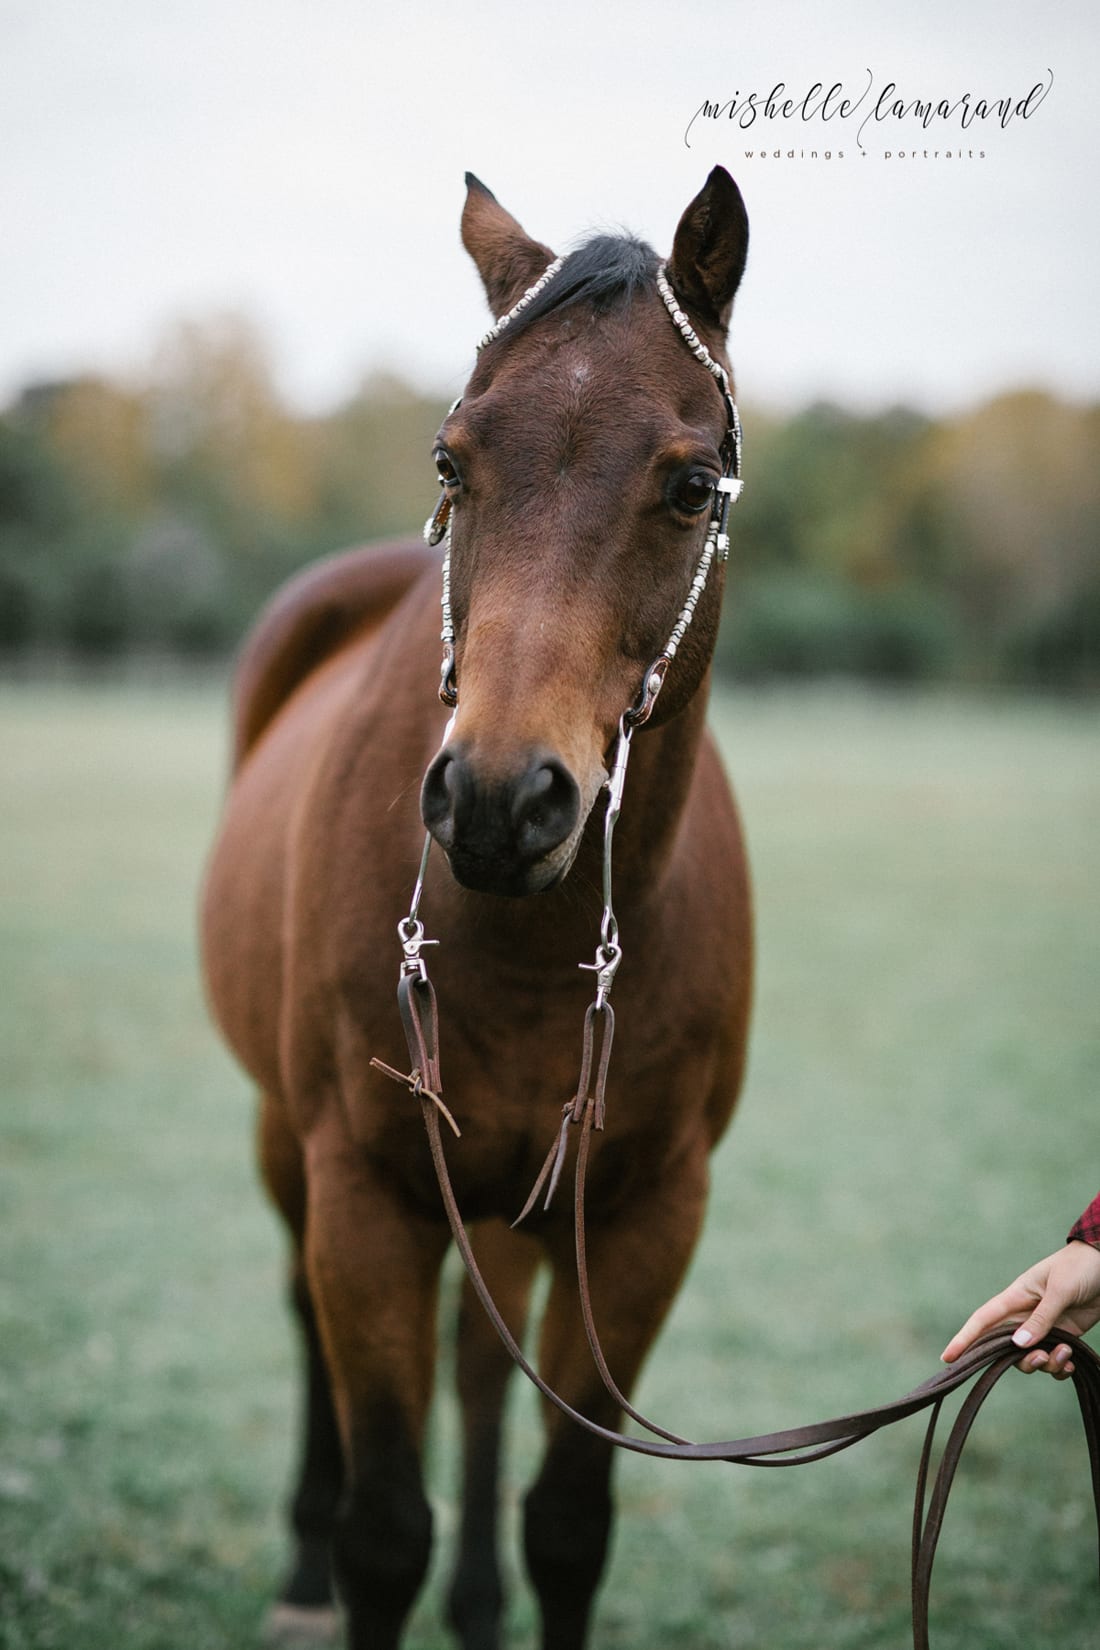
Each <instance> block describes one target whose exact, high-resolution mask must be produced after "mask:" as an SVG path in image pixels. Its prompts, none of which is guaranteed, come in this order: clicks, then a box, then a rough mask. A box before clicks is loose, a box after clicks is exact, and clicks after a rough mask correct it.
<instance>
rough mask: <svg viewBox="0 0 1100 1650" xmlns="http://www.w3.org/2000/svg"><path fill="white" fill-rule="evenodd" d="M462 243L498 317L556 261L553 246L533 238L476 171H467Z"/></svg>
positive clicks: (491, 307) (490, 306)
mask: <svg viewBox="0 0 1100 1650" xmlns="http://www.w3.org/2000/svg"><path fill="white" fill-rule="evenodd" d="M462 244H463V246H464V247H465V248H466V250H467V252H468V253H469V254H470V256H471V258H472V259H473V260H474V263H475V264H476V265H477V271H478V274H479V275H480V276H481V282H482V285H483V286H484V288H485V296H486V297H487V298H488V300H489V308H490V309H491V310H492V312H493V314H494V316H497V315H503V314H505V313H506V312H507V311H508V310H510V309H511V307H512V305H513V304H514V303H516V302H518V300H519V299H520V298H522V297H523V294H524V293H525V292H526V291H527V288H528V287H529V286H533V285H534V283H535V282H536V281H537V280H538V278H539V276H540V275H541V274H542V272H543V270H544V269H545V268H546V266H547V264H550V263H553V261H554V254H553V253H552V252H551V250H550V248H549V247H548V246H543V244H542V242H541V241H533V240H532V239H531V237H530V235H528V234H527V233H526V231H525V230H524V229H523V227H522V225H520V224H518V223H517V222H516V220H515V218H513V216H512V214H511V213H510V212H506V211H505V210H504V208H503V206H501V204H500V202H499V201H498V200H497V198H496V196H495V195H494V194H493V192H492V190H490V189H486V187H485V185H484V184H483V183H482V181H481V179H480V178H475V177H474V174H473V173H472V172H467V173H466V205H465V206H464V208H463V210H462Z"/></svg>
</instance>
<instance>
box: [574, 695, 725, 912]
mask: <svg viewBox="0 0 1100 1650" xmlns="http://www.w3.org/2000/svg"><path fill="white" fill-rule="evenodd" d="M709 694H710V677H709V673H708V675H707V677H706V678H705V680H704V681H703V683H702V685H701V686H700V687H699V688H698V690H697V691H696V693H695V694H694V695H693V696H692V698H691V699H690V700H689V701H688V703H687V705H686V706H685V707H684V708H683V710H681V711H678V712H677V714H676V715H675V716H673V717H672V718H670V720H669V721H668V722H667V723H663V724H662V725H660V726H658V727H655V728H645V727H643V728H640V729H639V730H638V732H637V733H636V734H635V735H634V737H633V739H632V741H631V748H630V763H629V768H628V771H627V778H626V787H625V790H624V794H623V805H622V813H621V815H620V818H619V822H618V824H617V825H616V827H615V839H614V898H615V907H616V910H617V911H625V910H627V909H628V908H629V907H631V906H634V905H639V904H645V903H646V902H647V901H648V900H649V899H650V898H652V897H654V895H656V894H657V893H659V891H660V888H661V885H662V882H663V880H664V876H665V872H666V870H667V868H668V865H669V862H670V860H671V858H672V854H673V850H674V848H675V845H676V839H677V835H678V832H679V830H680V826H681V823H682V820H683V816H684V810H685V809H686V807H687V802H688V797H689V795H690V792H691V787H692V782H693V779H694V775H695V768H696V763H697V761H698V757H699V751H700V747H701V744H702V741H703V735H704V732H705V728H706V716H707V701H708V699H709ZM593 812H594V815H598V816H599V818H598V823H599V827H600V829H599V842H600V848H601V853H602V838H603V823H602V818H603V816H602V809H600V808H599V807H597V808H596V809H595V810H593Z"/></svg>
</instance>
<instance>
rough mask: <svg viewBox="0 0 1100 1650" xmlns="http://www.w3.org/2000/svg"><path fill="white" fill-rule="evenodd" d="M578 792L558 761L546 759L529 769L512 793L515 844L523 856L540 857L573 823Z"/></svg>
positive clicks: (578, 805)
mask: <svg viewBox="0 0 1100 1650" xmlns="http://www.w3.org/2000/svg"><path fill="white" fill-rule="evenodd" d="M579 812H580V791H579V790H578V788H577V784H576V781H575V780H574V778H573V776H572V775H571V774H570V773H569V771H568V769H567V768H565V767H564V766H563V765H562V763H560V762H558V761H556V760H555V759H554V758H550V759H549V760H548V761H545V762H542V763H540V764H539V765H538V766H537V767H532V768H529V769H528V771H527V772H526V773H525V774H524V776H523V778H522V779H521V780H520V781H519V783H518V784H517V785H516V787H515V791H514V793H513V796H512V824H513V828H514V830H515V833H516V846H517V847H518V849H519V851H520V853H521V855H522V856H523V858H524V859H529V860H537V859H542V858H543V856H544V855H545V854H548V853H550V852H551V851H552V850H553V849H554V848H556V847H558V845H559V843H562V842H564V841H565V839H566V837H567V836H569V835H570V834H571V833H572V831H573V828H574V826H575V825H576V823H577V816H578V814H579Z"/></svg>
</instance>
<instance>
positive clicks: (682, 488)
mask: <svg viewBox="0 0 1100 1650" xmlns="http://www.w3.org/2000/svg"><path fill="white" fill-rule="evenodd" d="M714 487H715V482H714V477H713V476H712V475H710V474H709V473H708V472H707V471H706V470H689V471H688V472H687V473H686V474H685V475H680V476H677V477H676V478H675V480H674V481H673V483H672V486H671V488H670V489H669V497H670V500H671V502H672V504H673V505H674V506H675V508H676V509H677V510H682V511H684V512H685V513H686V514H687V515H689V516H701V515H702V513H703V511H704V510H706V509H708V508H709V507H710V504H711V502H712V501H713V498H714Z"/></svg>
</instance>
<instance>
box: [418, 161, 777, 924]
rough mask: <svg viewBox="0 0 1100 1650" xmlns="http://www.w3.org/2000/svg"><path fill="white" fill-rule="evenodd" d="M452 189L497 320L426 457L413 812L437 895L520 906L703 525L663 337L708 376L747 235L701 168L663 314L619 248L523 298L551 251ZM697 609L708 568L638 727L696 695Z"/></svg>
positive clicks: (688, 407)
mask: <svg viewBox="0 0 1100 1650" xmlns="http://www.w3.org/2000/svg"><path fill="white" fill-rule="evenodd" d="M467 184H468V193H467V200H466V205H465V210H464V213H463V218H462V238H463V243H464V245H465V247H466V249H467V251H468V252H469V253H470V255H471V257H472V258H473V260H474V263H475V264H476V266H477V269H478V272H479V274H480V276H481V279H482V282H483V284H484V287H485V291H486V295H487V297H488V300H489V303H490V306H491V307H492V309H493V312H494V313H495V314H502V315H507V314H508V312H510V311H511V314H510V315H509V318H508V319H507V320H506V321H505V322H503V323H498V324H497V326H496V327H494V328H493V330H492V331H491V332H490V333H489V334H488V335H487V338H486V339H485V340H484V341H483V345H482V347H481V349H480V352H479V357H478V361H477V365H476V367H475V370H474V372H473V375H472V377H471V378H470V381H469V384H468V385H467V388H466V391H465V393H464V395H463V397H462V399H461V401H460V402H459V403H457V404H456V406H455V407H454V408H453V409H452V411H451V413H450V414H449V415H448V417H447V419H446V420H445V422H444V424H443V425H442V427H441V429H440V431H439V434H438V436H437V438H436V444H435V461H436V465H437V467H438V471H439V478H440V482H441V485H442V489H443V495H442V499H441V506H442V514H443V515H444V516H446V515H448V514H449V517H450V520H449V526H448V534H449V563H450V576H449V590H448V596H449V608H450V615H451V622H452V624H453V632H454V667H455V672H456V680H457V684H458V708H457V713H456V720H455V725H454V728H453V732H452V736H451V737H450V738H449V740H448V741H447V742H446V744H445V745H444V747H443V749H442V750H441V751H440V753H439V755H438V756H437V757H436V759H435V761H434V762H433V763H432V764H431V766H430V767H429V769H428V772H427V774H426V776H425V779H424V785H423V790H422V794H421V812H422V815H423V819H424V823H425V825H426V826H427V827H428V829H429V831H430V832H431V834H432V835H433V837H435V839H436V841H438V842H439V843H440V845H441V846H442V847H443V848H444V850H445V851H446V853H447V856H448V858H449V860H450V864H451V868H452V871H453V872H454V875H455V877H456V878H457V880H458V881H459V882H460V883H462V884H464V885H465V886H466V887H469V888H473V889H477V890H481V891H484V892H490V893H497V894H504V895H524V894H529V893H537V892H541V891H544V890H546V889H549V888H551V887H553V886H555V885H556V884H557V883H558V882H560V881H561V879H562V878H563V877H564V876H565V875H566V873H567V872H568V870H569V868H570V866H571V864H572V863H573V859H574V857H575V855H576V852H577V848H578V846H579V843H580V840H581V836H582V833H583V831H584V827H585V822H586V820H587V818H588V816H589V813H590V812H591V809H592V806H593V804H594V802H595V800H596V797H597V795H598V793H599V791H600V789H601V786H602V785H603V784H604V782H605V781H606V779H607V763H608V752H609V749H610V747H611V746H612V744H613V742H614V739H615V736H616V732H617V729H618V727H619V724H620V719H621V717H622V716H623V713H624V711H626V710H627V709H628V707H630V706H632V705H633V704H635V702H636V701H637V700H638V696H639V691H640V689H641V685H642V682H643V679H644V678H645V676H646V671H647V669H648V667H649V666H650V665H651V664H652V663H653V661H654V660H655V659H657V658H658V657H659V656H660V655H661V653H662V649H663V648H664V647H665V644H666V643H667V641H668V638H669V633H670V629H671V628H672V626H673V624H674V621H675V620H676V618H677V615H678V614H680V613H681V612H682V610H683V607H684V603H685V599H686V598H687V596H688V593H689V590H690V588H691V586H692V576H693V573H694V572H695V570H696V569H697V567H698V565H699V560H700V554H701V551H702V550H703V547H704V545H705V543H706V541H707V535H708V531H709V530H710V529H711V527H712V523H713V521H714V519H715V508H716V497H717V496H718V495H717V489H718V487H719V483H720V481H721V480H722V478H723V475H724V474H726V475H728V474H729V457H728V453H729V440H730V434H731V431H730V414H731V407H732V403H731V401H730V399H729V394H728V391H727V392H724V391H723V387H722V384H721V381H720V378H719V377H716V376H715V375H713V372H711V371H705V370H703V369H702V367H701V366H700V361H699V360H697V359H694V358H693V353H692V350H690V349H687V348H685V344H684V338H683V337H682V336H681V335H680V334H681V332H683V330H684V327H685V326H686V327H688V328H689V330H690V329H694V334H695V335H696V337H697V340H698V342H699V343H700V345H701V346H702V348H703V355H704V356H705V355H707V353H708V352H709V356H710V357H711V358H712V359H713V360H714V361H717V362H718V363H719V364H720V366H721V367H722V368H724V369H726V370H728V362H727V361H726V358H725V336H726V329H727V326H728V323H729V316H730V310H731V306H732V303H733V298H734V294H735V292H736V290H737V287H738V284H739V282H740V279H741V274H742V271H743V269H744V265H745V256H746V252H747V247H748V220H747V217H746V214H745V208H744V204H743V202H742V199H741V195H740V192H739V191H738V189H737V185H736V184H735V183H734V182H733V179H732V178H731V177H730V176H729V174H728V173H727V172H725V171H724V170H723V169H722V168H721V167H716V168H715V169H714V170H713V171H712V173H711V175H710V177H709V178H708V179H707V182H706V184H705V186H704V187H703V189H702V190H701V191H700V193H699V194H698V195H697V196H696V198H695V199H694V200H693V201H692V202H691V204H690V205H689V206H688V208H687V210H686V211H685V212H684V214H683V217H682V218H681V220H680V223H679V226H678V228H677V230H676V235H675V238H674V242H673V250H672V254H671V256H670V258H669V260H668V264H667V281H668V283H669V285H670V287H671V292H672V295H674V297H673V296H668V297H665V298H663V297H662V296H661V292H660V290H659V287H658V279H659V263H658V259H657V256H656V254H655V253H654V252H653V251H652V249H651V248H650V247H648V246H646V245H645V244H644V243H642V242H640V241H636V240H633V239H631V238H629V237H620V236H597V237H595V238H594V239H592V240H589V241H587V242H586V243H585V244H584V245H582V246H581V247H580V248H579V249H578V250H576V251H575V252H573V253H571V254H570V255H569V256H567V257H565V258H564V259H563V260H561V261H560V266H559V267H557V268H556V269H555V270H554V272H553V273H552V275H550V277H549V278H548V279H546V280H545V282H543V281H542V276H543V274H544V272H545V271H546V270H547V266H548V265H550V264H551V262H552V260H553V257H554V255H553V253H552V252H551V250H550V249H549V248H548V247H546V246H544V245H542V244H541V243H540V242H538V241H535V240H532V239H531V238H530V237H529V236H528V235H527V234H526V233H525V232H524V230H523V229H522V228H521V226H520V225H519V224H518V223H517V222H516V220H515V219H514V218H513V217H512V216H511V215H510V214H509V213H508V212H506V211H505V210H504V208H503V207H502V206H501V205H500V204H499V202H498V201H497V200H496V198H495V197H494V196H493V195H492V194H491V193H490V192H489V190H487V189H486V188H485V187H484V185H483V184H481V183H480V182H479V181H478V180H477V179H476V178H473V177H472V176H469V177H468V178H467ZM533 286H534V287H536V290H535V292H534V293H533V294H532V293H531V288H532V287H533ZM672 302H674V304H675V305H676V306H679V308H678V312H679V313H681V315H682V318H683V323H684V324H683V326H681V325H680V323H675V324H670V308H669V305H670V303H672ZM517 306H519V307H517ZM700 359H702V357H700ZM733 418H734V421H735V419H736V414H735V412H734V413H733ZM437 514H438V513H437ZM720 609H721V579H720V576H719V574H718V570H717V569H715V570H714V571H713V572H712V574H711V576H710V578H709V580H708V581H707V582H706V584H705V586H702V587H701V589H700V591H699V592H698V602H697V610H695V611H694V614H693V622H692V624H691V628H690V630H689V631H688V632H687V633H686V635H685V636H684V638H683V646H682V648H681V649H680V650H679V653H678V655H677V658H676V663H675V669H674V670H673V671H672V672H671V673H670V678H669V685H668V687H667V689H665V690H664V691H663V692H662V694H661V703H660V706H659V708H658V709H656V710H655V713H654V718H653V719H654V722H657V721H658V720H665V721H667V720H668V719H670V718H671V717H673V716H674V715H675V714H676V713H677V712H678V711H679V710H681V709H682V708H683V707H684V706H685V705H686V704H687V703H688V702H689V700H690V699H691V698H692V697H693V696H694V694H695V693H696V691H697V690H698V688H699V687H700V684H701V683H702V681H703V679H704V677H705V675H706V672H707V668H708V664H709V660H710V656H711V653H712V651H713V646H714V639H715V635H716V632H717V627H718V619H719V614H720Z"/></svg>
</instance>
